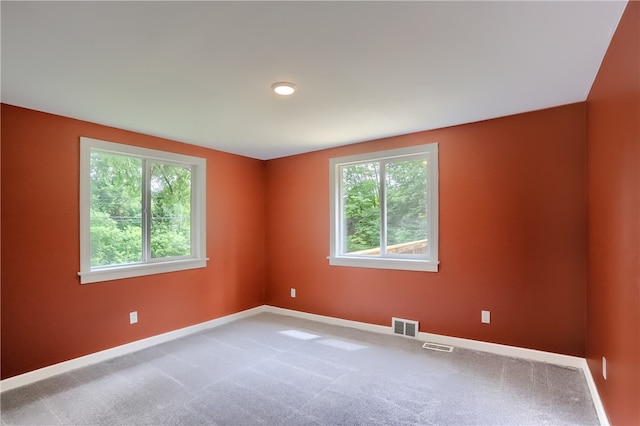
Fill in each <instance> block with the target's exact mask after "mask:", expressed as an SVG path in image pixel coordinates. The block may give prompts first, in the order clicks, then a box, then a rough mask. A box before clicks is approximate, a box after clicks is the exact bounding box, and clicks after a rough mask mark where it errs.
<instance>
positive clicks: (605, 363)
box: [602, 357, 607, 380]
mask: <svg viewBox="0 0 640 426" xmlns="http://www.w3.org/2000/svg"><path fill="white" fill-rule="evenodd" d="M602 377H604V379H605V380H607V359H606V358H605V357H602Z"/></svg>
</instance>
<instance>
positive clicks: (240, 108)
mask: <svg viewBox="0 0 640 426" xmlns="http://www.w3.org/2000/svg"><path fill="white" fill-rule="evenodd" d="M625 5H626V1H622V2H619V1H602V2H587V1H573V2H483V1H473V2H399V1H392V2H364V1H362V2H308V1H301V2H268V1H259V2H24V1H20V2H8V1H2V3H1V6H0V7H1V10H0V13H1V16H2V30H1V37H2V39H1V40H2V63H1V70H2V93H1V99H2V102H4V103H8V104H12V105H18V106H22V107H26V108H31V109H36V110H40V111H46V112H51V113H54V114H60V115H65V116H68V117H74V118H79V119H82V120H88V121H92V122H96V123H100V124H105V125H109V126H115V127H118V128H122V129H127V130H132V131H137V132H142V133H146V134H150V135H156V136H161V137H165V138H169V139H174V140H178V141H182V142H187V143H191V144H195V145H202V146H206V147H210V148H214V149H219V150H222V151H227V152H231V153H236V154H240V155H245V156H249V157H254V158H259V159H270V158H277V157H282V156H287V155H292V154H297V153H302V152H308V151H314V150H318V149H322V148H327V147H332V146H338V145H345V144H350V143H355V142H361V141H366V140H371V139H376V138H380V137H385V136H392V135H398V134H404V133H410V132H415V131H420V130H427V129H434V128H440V127H445V126H450V125H456V124H462V123H468V122H473V121H478V120H483V119H488V118H494V117H500V116H505V115H510V114H515V113H520V112H525V111H532V110H536V109H541V108H547V107H552V106H557V105H563V104H567V103H572V102H579V101H583V100H585V99H586V96H587V94H588V92H589V90H590V88H591V85H592V83H593V80H594V78H595V75H596V73H597V71H598V68H599V66H600V63H601V62H602V58H603V56H604V53H605V51H606V49H607V46H608V45H609V42H610V40H611V37H612V35H613V32H614V30H615V28H616V26H617V24H618V21H619V19H620V16H621V15H622V12H623V10H624V7H625ZM281 80H285V81H291V82H293V83H295V84H296V85H298V86H299V91H298V92H297V93H296V94H294V95H293V96H291V97H289V98H283V97H279V96H277V95H275V94H274V93H273V92H271V89H270V86H271V84H272V83H274V82H276V81H281Z"/></svg>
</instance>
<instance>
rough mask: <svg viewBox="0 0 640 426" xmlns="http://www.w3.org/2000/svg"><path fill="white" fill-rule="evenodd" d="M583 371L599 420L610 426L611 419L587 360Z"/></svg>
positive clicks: (603, 424)
mask: <svg viewBox="0 0 640 426" xmlns="http://www.w3.org/2000/svg"><path fill="white" fill-rule="evenodd" d="M582 361H583V365H582V371H583V372H584V378H585V380H586V381H587V386H589V391H590V392H591V398H592V399H593V406H594V407H595V409H596V413H598V420H600V424H601V425H602V426H610V425H611V423H609V418H608V417H607V412H606V411H605V409H604V405H603V404H602V400H601V399H600V393H599V392H598V388H597V387H596V382H595V380H593V375H592V374H591V369H590V368H589V364H588V363H587V360H586V359H583V360H582Z"/></svg>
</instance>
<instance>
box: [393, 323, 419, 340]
mask: <svg viewBox="0 0 640 426" xmlns="http://www.w3.org/2000/svg"><path fill="white" fill-rule="evenodd" d="M391 328H393V334H399V335H401V336H407V337H418V329H419V327H418V321H411V320H406V319H402V318H391Z"/></svg>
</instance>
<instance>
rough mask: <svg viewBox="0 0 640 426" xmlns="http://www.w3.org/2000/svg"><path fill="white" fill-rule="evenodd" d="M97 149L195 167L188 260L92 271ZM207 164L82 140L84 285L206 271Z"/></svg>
mask: <svg viewBox="0 0 640 426" xmlns="http://www.w3.org/2000/svg"><path fill="white" fill-rule="evenodd" d="M92 149H96V150H100V151H105V152H112V153H114V154H124V155H128V156H132V157H139V158H145V159H150V160H157V161H162V162H165V163H176V164H183V165H185V164H187V165H190V166H193V167H194V173H193V175H192V188H193V191H192V192H191V208H192V217H191V247H192V256H191V257H188V258H181V257H178V258H175V257H173V258H166V259H159V260H154V261H150V262H148V263H135V264H127V265H116V266H106V267H97V268H96V267H94V268H92V267H91V242H90V210H91V205H90V204H91V179H90V176H89V173H90V160H91V150H92ZM206 161H207V160H206V159H204V158H199V157H192V156H189V155H182V154H176V153H172V152H166V151H158V150H155V149H148V148H141V147H137V146H132V145H123V144H119V143H114V142H106V141H101V140H98V139H91V138H86V137H81V138H80V272H78V275H79V276H80V283H81V284H88V283H95V282H100V281H109V280H116V279H122V278H131V277H139V276H144V275H152V274H160V273H165V272H174V271H182V270H187V269H195V268H204V267H206V266H207V260H208V258H207V244H206V243H207V241H206V235H207V229H206V206H207V202H206V194H207V190H206V182H207V171H206V167H207V162H206Z"/></svg>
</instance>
